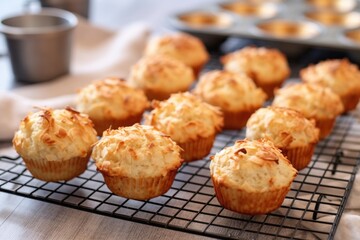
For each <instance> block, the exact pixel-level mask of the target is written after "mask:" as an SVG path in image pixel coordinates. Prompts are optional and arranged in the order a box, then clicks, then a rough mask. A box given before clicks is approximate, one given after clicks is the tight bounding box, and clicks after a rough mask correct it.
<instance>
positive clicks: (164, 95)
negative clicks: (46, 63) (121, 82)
mask: <svg viewBox="0 0 360 240" xmlns="http://www.w3.org/2000/svg"><path fill="white" fill-rule="evenodd" d="M188 89H189V88H185V89H179V90H178V91H174V92H164V91H160V90H153V89H143V90H144V92H145V95H146V97H147V99H148V100H149V101H151V100H159V101H163V100H166V99H168V98H169V97H170V95H171V94H173V93H178V92H186V91H187V90H188Z"/></svg>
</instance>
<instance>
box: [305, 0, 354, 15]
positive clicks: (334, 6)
mask: <svg viewBox="0 0 360 240" xmlns="http://www.w3.org/2000/svg"><path fill="white" fill-rule="evenodd" d="M306 3H307V4H309V5H311V6H312V7H314V8H317V9H322V10H335V11H339V12H347V11H351V10H353V9H354V8H355V6H356V0H307V1H306Z"/></svg>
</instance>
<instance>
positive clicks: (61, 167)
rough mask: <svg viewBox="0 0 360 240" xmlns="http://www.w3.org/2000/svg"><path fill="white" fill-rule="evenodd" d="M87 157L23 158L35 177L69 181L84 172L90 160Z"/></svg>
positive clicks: (48, 180) (46, 179)
mask: <svg viewBox="0 0 360 240" xmlns="http://www.w3.org/2000/svg"><path fill="white" fill-rule="evenodd" d="M89 157H90V155H89V156H87V157H74V158H71V159H67V160H58V161H46V160H34V159H26V158H23V160H24V162H25V165H26V168H27V169H28V170H29V172H30V173H31V174H32V175H33V177H34V178H37V179H40V180H43V181H47V182H56V181H67V180H70V179H73V178H74V177H77V176H79V175H80V174H82V173H83V172H84V171H85V170H86V168H87V163H88V161H89Z"/></svg>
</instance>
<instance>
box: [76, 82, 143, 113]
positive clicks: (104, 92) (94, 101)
mask: <svg viewBox="0 0 360 240" xmlns="http://www.w3.org/2000/svg"><path fill="white" fill-rule="evenodd" d="M148 106H149V102H148V100H147V98H146V96H145V94H144V92H143V91H142V90H140V89H135V88H134V87H131V86H129V85H128V84H127V83H126V82H125V81H124V80H123V79H120V78H105V79H102V80H99V81H95V82H93V83H92V84H89V85H88V86H86V87H84V88H82V89H81V90H80V91H79V92H78V96H77V101H76V108H77V110H78V111H80V112H82V113H86V114H88V115H89V116H90V117H91V118H95V119H112V118H117V119H123V118H126V117H129V116H133V115H137V114H139V113H142V112H143V111H144V110H145V109H146V108H147V107H148Z"/></svg>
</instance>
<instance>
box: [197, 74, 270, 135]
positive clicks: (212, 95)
mask: <svg viewBox="0 0 360 240" xmlns="http://www.w3.org/2000/svg"><path fill="white" fill-rule="evenodd" d="M193 93H194V94H195V95H197V96H199V97H200V98H202V99H203V100H204V101H205V102H207V103H209V104H211V105H214V106H218V107H219V108H221V110H222V112H223V114H224V128H225V129H241V128H242V127H244V126H245V125H246V122H247V120H248V118H249V117H250V115H251V114H252V113H253V112H254V111H255V110H257V109H258V108H260V107H261V106H262V105H263V104H264V102H265V100H266V94H265V93H264V92H263V91H262V90H261V89H260V88H257V87H256V85H255V84H254V82H253V81H252V80H251V79H250V78H249V77H247V76H246V75H244V74H238V73H232V72H228V71H220V70H213V71H210V72H207V73H205V74H204V75H202V76H201V77H200V80H199V82H198V84H197V85H196V87H195V89H194V91H193Z"/></svg>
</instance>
